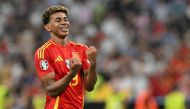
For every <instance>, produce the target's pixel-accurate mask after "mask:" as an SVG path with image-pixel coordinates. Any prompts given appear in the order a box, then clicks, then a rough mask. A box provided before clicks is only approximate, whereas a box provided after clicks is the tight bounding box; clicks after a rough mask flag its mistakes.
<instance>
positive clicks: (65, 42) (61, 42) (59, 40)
mask: <svg viewBox="0 0 190 109" xmlns="http://www.w3.org/2000/svg"><path fill="white" fill-rule="evenodd" d="M51 40H52V41H53V42H55V43H56V44H59V45H62V46H65V45H67V43H68V38H67V37H65V38H63V39H60V38H58V37H55V36H51Z"/></svg>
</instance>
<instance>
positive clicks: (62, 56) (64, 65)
mask: <svg viewBox="0 0 190 109" xmlns="http://www.w3.org/2000/svg"><path fill="white" fill-rule="evenodd" d="M52 50H53V51H52V55H51V63H52V67H53V69H54V71H55V73H56V74H57V75H59V76H60V77H62V76H64V75H66V74H67V73H68V72H69V71H70V65H69V64H70V59H71V58H72V57H73V56H74V55H77V56H78V57H79V58H80V59H81V61H82V52H81V51H80V49H76V48H73V47H65V48H53V49H52Z"/></svg>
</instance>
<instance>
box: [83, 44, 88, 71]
mask: <svg viewBox="0 0 190 109" xmlns="http://www.w3.org/2000/svg"><path fill="white" fill-rule="evenodd" d="M87 49H88V47H87V46H86V45H84V46H83V61H82V64H83V71H85V70H88V69H89V68H90V62H89V60H88V58H87V55H86V50H87Z"/></svg>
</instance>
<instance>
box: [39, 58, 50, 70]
mask: <svg viewBox="0 0 190 109" xmlns="http://www.w3.org/2000/svg"><path fill="white" fill-rule="evenodd" d="M48 67H49V65H48V61H47V60H41V61H40V68H41V69H42V70H47V69H48Z"/></svg>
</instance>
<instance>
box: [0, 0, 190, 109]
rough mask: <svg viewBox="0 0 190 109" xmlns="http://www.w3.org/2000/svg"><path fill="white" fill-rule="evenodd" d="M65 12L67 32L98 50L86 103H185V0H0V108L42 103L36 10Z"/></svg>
mask: <svg viewBox="0 0 190 109" xmlns="http://www.w3.org/2000/svg"><path fill="white" fill-rule="evenodd" d="M63 4H64V5H65V6H67V7H68V9H69V10H70V15H69V20H70V22H71V30H70V36H69V37H70V38H71V39H72V40H74V41H77V42H82V43H86V44H87V45H94V46H96V47H97V48H98V50H99V53H98V59H97V61H98V65H97V72H98V83H97V84H96V88H95V90H94V91H93V92H91V93H86V97H85V109H190V105H189V98H190V79H189V78H190V0H0V109H43V104H44V100H45V95H44V90H43V89H42V88H41V84H40V82H39V80H38V78H37V75H36V71H35V68H34V65H33V54H34V50H35V49H36V48H37V47H39V46H40V45H41V44H42V43H43V42H45V41H46V40H47V39H48V38H49V34H48V33H47V32H46V31H45V30H44V29H43V26H42V23H41V14H42V11H43V10H44V9H46V8H47V7H48V6H52V5H63Z"/></svg>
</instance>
